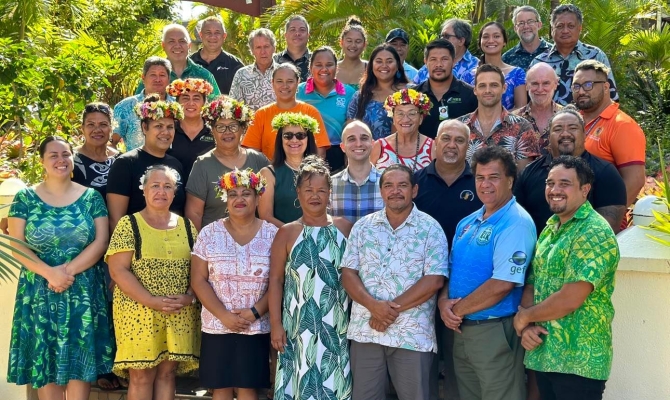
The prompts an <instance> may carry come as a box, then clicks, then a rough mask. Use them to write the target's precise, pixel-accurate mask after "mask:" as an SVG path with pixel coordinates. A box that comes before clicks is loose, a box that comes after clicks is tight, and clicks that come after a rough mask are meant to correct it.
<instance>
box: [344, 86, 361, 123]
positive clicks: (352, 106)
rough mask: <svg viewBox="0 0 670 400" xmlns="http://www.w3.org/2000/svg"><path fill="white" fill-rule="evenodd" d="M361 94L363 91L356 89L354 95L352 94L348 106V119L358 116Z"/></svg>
mask: <svg viewBox="0 0 670 400" xmlns="http://www.w3.org/2000/svg"><path fill="white" fill-rule="evenodd" d="M360 96H361V92H360V90H359V91H356V93H354V95H353V96H351V101H350V102H349V106H348V107H347V119H354V118H356V113H357V112H358V98H359V97H360Z"/></svg>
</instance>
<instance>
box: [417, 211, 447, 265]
mask: <svg viewBox="0 0 670 400" xmlns="http://www.w3.org/2000/svg"><path fill="white" fill-rule="evenodd" d="M432 225H433V226H431V228H430V229H429V231H428V240H426V257H425V259H424V260H425V262H424V266H423V274H424V275H442V276H446V277H449V244H448V242H447V235H445V233H444V231H443V230H442V227H440V226H439V224H438V223H437V222H434V223H433V224H432Z"/></svg>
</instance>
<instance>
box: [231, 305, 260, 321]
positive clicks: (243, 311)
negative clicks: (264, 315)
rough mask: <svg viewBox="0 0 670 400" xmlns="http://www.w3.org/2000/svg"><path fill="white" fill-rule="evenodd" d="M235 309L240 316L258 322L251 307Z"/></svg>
mask: <svg viewBox="0 0 670 400" xmlns="http://www.w3.org/2000/svg"><path fill="white" fill-rule="evenodd" d="M233 311H234V312H237V313H238V314H239V316H240V317H242V318H244V319H246V320H247V321H249V322H256V316H255V315H254V313H253V312H252V311H251V308H240V309H237V310H233Z"/></svg>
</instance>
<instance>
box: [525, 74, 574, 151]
mask: <svg viewBox="0 0 670 400" xmlns="http://www.w3.org/2000/svg"><path fill="white" fill-rule="evenodd" d="M557 87H558V75H556V72H555V71H554V70H553V69H552V68H551V67H550V66H549V64H547V63H538V64H535V65H533V66H532V67H531V68H530V69H529V70H528V72H527V73H526V88H528V96H529V97H530V102H529V103H528V104H526V105H525V106H523V107H521V108H519V109H518V110H514V111H512V114H514V115H518V116H520V117H523V118H525V119H527V120H528V122H530V123H531V125H533V130H534V131H535V134H536V135H537V137H538V138H539V140H540V151H541V152H542V154H547V151H548V150H547V147H549V120H550V119H551V117H552V116H553V115H554V114H556V112H557V111H559V110H562V109H563V107H562V106H560V105H559V104H556V102H555V101H554V92H555V91H556V88H557Z"/></svg>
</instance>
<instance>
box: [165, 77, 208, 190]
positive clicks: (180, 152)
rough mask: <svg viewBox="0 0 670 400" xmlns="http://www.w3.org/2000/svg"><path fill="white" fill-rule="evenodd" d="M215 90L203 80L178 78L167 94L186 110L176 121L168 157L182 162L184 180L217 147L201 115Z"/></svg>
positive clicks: (186, 179) (169, 87) (185, 181)
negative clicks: (196, 164)
mask: <svg viewBox="0 0 670 400" xmlns="http://www.w3.org/2000/svg"><path fill="white" fill-rule="evenodd" d="M213 90H214V88H213V87H212V85H210V83H209V82H207V81H206V80H204V79H195V78H186V80H183V81H182V80H181V79H177V80H174V81H173V82H172V83H170V84H169V85H168V87H167V93H168V94H169V95H170V96H173V97H175V98H176V99H177V102H178V103H179V104H181V106H182V108H183V109H184V118H183V119H182V120H181V121H175V125H174V131H175V134H174V139H173V140H172V146H171V147H170V150H168V154H169V155H171V156H172V157H174V158H176V159H177V160H179V162H181V165H182V167H183V169H184V175H183V181H184V183H187V182H188V177H189V175H190V173H191V168H193V163H194V162H195V160H196V158H198V156H199V155H202V154H205V153H207V152H208V151H210V150H212V149H213V148H214V138H213V137H212V131H211V129H210V127H209V126H207V124H206V123H205V121H204V120H203V119H202V116H201V115H200V111H201V110H202V107H203V106H204V105H205V101H206V100H207V97H208V96H209V95H210V94H212V91H213Z"/></svg>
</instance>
